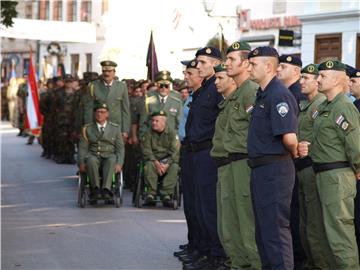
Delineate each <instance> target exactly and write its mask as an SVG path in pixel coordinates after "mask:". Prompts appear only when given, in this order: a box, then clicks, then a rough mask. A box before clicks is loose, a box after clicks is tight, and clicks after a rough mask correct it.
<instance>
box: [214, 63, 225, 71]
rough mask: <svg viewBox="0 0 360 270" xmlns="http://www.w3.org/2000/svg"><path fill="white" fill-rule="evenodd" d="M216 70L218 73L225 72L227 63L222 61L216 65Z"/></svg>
mask: <svg viewBox="0 0 360 270" xmlns="http://www.w3.org/2000/svg"><path fill="white" fill-rule="evenodd" d="M214 71H215V73H217V72H223V71H225V72H226V66H225V64H224V63H221V64H219V65H217V66H215V67H214Z"/></svg>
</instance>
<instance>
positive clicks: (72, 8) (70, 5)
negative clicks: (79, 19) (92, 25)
mask: <svg viewBox="0 0 360 270" xmlns="http://www.w3.org/2000/svg"><path fill="white" fill-rule="evenodd" d="M67 21H68V22H76V1H74V0H68V2H67Z"/></svg>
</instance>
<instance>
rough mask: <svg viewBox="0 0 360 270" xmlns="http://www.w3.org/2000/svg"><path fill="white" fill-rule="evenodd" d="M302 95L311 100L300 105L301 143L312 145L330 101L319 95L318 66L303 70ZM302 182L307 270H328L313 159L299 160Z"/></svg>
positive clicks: (302, 231) (299, 128)
mask: <svg viewBox="0 0 360 270" xmlns="http://www.w3.org/2000/svg"><path fill="white" fill-rule="evenodd" d="M301 74H302V76H301V79H300V84H301V93H302V94H304V95H305V96H306V97H307V100H302V101H301V102H300V105H299V107H300V113H299V116H298V123H299V124H298V140H299V141H308V142H310V143H311V142H312V140H313V125H314V119H315V118H316V116H317V115H318V114H319V110H318V107H319V105H320V103H322V102H323V101H324V100H325V99H326V97H325V95H324V94H322V93H319V92H318V82H317V78H318V76H319V71H318V68H317V66H316V65H314V64H309V65H307V66H306V67H304V68H303V69H302V70H301ZM295 167H296V171H297V177H298V179H299V210H300V238H301V243H302V246H303V248H304V251H305V254H306V261H305V262H304V268H305V269H326V265H325V264H324V263H323V262H324V259H323V254H322V252H321V247H320V243H319V242H318V241H317V235H318V234H320V233H321V230H322V227H321V226H319V224H317V223H315V222H314V221H315V220H316V219H317V217H318V216H319V215H321V208H320V205H319V204H317V203H314V202H315V201H316V197H317V193H316V192H317V191H316V181H315V173H314V170H313V168H312V160H311V158H310V157H309V156H307V157H304V158H299V159H296V160H295Z"/></svg>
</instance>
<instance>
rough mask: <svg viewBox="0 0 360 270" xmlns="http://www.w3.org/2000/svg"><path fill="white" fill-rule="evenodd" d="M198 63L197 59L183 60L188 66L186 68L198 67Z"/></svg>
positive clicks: (182, 62)
mask: <svg viewBox="0 0 360 270" xmlns="http://www.w3.org/2000/svg"><path fill="white" fill-rule="evenodd" d="M197 63H198V62H197V60H196V59H193V60H184V61H181V64H183V65H184V66H186V68H196V66H197Z"/></svg>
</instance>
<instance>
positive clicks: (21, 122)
mask: <svg viewBox="0 0 360 270" xmlns="http://www.w3.org/2000/svg"><path fill="white" fill-rule="evenodd" d="M16 95H17V97H18V98H19V99H20V100H21V104H20V106H21V107H22V108H21V109H20V108H18V110H19V113H18V128H19V129H20V133H21V134H23V132H24V128H25V117H26V97H27V84H26V83H22V84H20V85H19V88H18V91H17V93H16ZM21 110H22V112H21Z"/></svg>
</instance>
